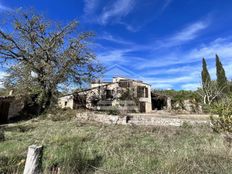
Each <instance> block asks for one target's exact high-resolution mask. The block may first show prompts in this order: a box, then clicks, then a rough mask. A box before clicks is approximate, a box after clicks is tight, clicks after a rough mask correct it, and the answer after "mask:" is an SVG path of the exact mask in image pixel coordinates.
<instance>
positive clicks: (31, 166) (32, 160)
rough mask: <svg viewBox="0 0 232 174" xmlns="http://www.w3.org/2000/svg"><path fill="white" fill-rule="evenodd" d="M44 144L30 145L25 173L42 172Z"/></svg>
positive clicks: (34, 173) (36, 173)
mask: <svg viewBox="0 0 232 174" xmlns="http://www.w3.org/2000/svg"><path fill="white" fill-rule="evenodd" d="M42 149H43V147H42V146H36V145H31V146H29V147H28V152H27V160H26V164H25V168H24V172H23V174H40V173H42V172H41V168H40V167H41V157H42Z"/></svg>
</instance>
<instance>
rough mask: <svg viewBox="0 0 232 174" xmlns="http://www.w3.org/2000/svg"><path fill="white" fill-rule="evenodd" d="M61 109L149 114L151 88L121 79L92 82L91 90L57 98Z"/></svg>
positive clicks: (147, 85) (137, 82)
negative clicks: (83, 108)
mask: <svg viewBox="0 0 232 174" xmlns="http://www.w3.org/2000/svg"><path fill="white" fill-rule="evenodd" d="M58 105H59V106H60V107H61V108H71V109H77V108H81V107H85V108H88V109H91V110H111V109H115V108H117V109H119V110H125V111H128V112H151V111H152V100H151V86H150V85H149V84H146V83H144V82H142V81H138V80H131V79H127V78H122V77H115V78H113V81H112V82H94V83H92V84H91V88H90V89H87V90H83V91H80V92H75V93H73V94H70V95H66V96H63V97H61V98H59V101H58Z"/></svg>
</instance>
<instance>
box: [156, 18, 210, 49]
mask: <svg viewBox="0 0 232 174" xmlns="http://www.w3.org/2000/svg"><path fill="white" fill-rule="evenodd" d="M208 26H209V22H208V21H198V22H195V23H192V24H190V25H189V26H187V27H185V28H184V29H182V30H181V31H180V32H177V33H175V34H174V35H172V36H170V37H169V38H166V39H163V40H158V41H156V43H155V44H156V45H158V46H157V47H155V48H156V49H160V48H167V47H168V48H169V47H173V46H177V45H181V44H184V43H186V42H188V41H191V40H194V39H195V38H197V37H198V36H199V35H200V32H201V31H202V30H204V29H206V28H207V27H208Z"/></svg>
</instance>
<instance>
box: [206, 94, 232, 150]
mask: <svg viewBox="0 0 232 174" xmlns="http://www.w3.org/2000/svg"><path fill="white" fill-rule="evenodd" d="M211 113H213V114H216V115H217V116H213V115H211V116H210V120H211V124H212V129H213V130H214V131H215V132H218V133H221V134H223V138H224V143H225V144H226V146H228V147H231V145H232V98H231V97H230V98H226V99H224V100H221V101H220V102H218V103H215V104H213V105H212V106H211Z"/></svg>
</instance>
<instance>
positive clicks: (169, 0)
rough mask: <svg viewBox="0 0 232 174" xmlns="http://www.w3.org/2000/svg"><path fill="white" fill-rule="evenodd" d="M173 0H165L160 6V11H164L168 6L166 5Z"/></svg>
mask: <svg viewBox="0 0 232 174" xmlns="http://www.w3.org/2000/svg"><path fill="white" fill-rule="evenodd" d="M172 1H173V0H165V1H164V4H163V7H162V8H161V12H163V11H165V10H166V8H168V6H169V5H170V4H171V3H172Z"/></svg>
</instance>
